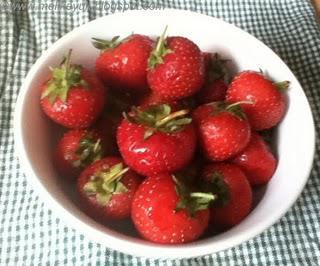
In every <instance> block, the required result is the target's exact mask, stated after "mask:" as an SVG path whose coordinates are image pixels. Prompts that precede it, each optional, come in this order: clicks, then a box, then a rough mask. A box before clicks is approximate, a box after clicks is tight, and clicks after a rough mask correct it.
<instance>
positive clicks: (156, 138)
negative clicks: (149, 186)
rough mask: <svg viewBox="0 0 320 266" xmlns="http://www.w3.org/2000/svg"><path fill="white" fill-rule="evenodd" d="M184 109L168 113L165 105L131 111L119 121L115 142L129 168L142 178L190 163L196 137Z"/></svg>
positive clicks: (168, 107) (167, 107)
mask: <svg viewBox="0 0 320 266" xmlns="http://www.w3.org/2000/svg"><path fill="white" fill-rule="evenodd" d="M187 113H188V111H187V110H180V111H177V112H173V113H172V112H171V108H170V106H169V105H167V104H161V105H155V106H151V107H149V108H147V109H145V110H144V111H141V110H140V109H137V108H134V109H133V110H132V112H131V113H129V115H128V116H127V117H126V118H125V119H123V120H122V122H121V124H120V126H119V128H118V132H117V142H118V147H119V150H120V153H121V155H122V157H123V159H124V161H125V162H126V164H128V165H129V166H130V167H131V168H132V169H134V170H135V171H136V172H138V173H140V174H142V175H147V176H150V175H154V174H157V173H159V172H173V171H176V170H179V169H181V168H183V167H184V166H185V165H187V164H188V162H189V161H191V159H192V156H193V153H194V150H195V147H196V135H195V130H194V127H193V125H192V124H190V123H191V118H187V117H185V116H186V114H187Z"/></svg>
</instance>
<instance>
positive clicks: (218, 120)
mask: <svg viewBox="0 0 320 266" xmlns="http://www.w3.org/2000/svg"><path fill="white" fill-rule="evenodd" d="M210 108H211V107H210V105H204V106H200V107H198V109H196V110H195V112H194V114H193V118H194V120H195V122H196V123H198V137H199V139H200V144H201V147H202V150H203V152H204V154H205V155H206V157H207V158H208V159H209V160H212V161H224V160H227V159H229V158H232V157H233V156H235V155H237V154H238V153H239V152H241V151H242V150H243V149H244V148H245V147H246V146H247V144H248V143H249V140H250V135H251V130H250V126H249V123H248V121H247V120H246V119H241V118H239V117H238V116H236V115H234V114H232V113H230V112H228V111H222V112H219V113H217V114H213V111H214V109H212V108H211V112H210Z"/></svg>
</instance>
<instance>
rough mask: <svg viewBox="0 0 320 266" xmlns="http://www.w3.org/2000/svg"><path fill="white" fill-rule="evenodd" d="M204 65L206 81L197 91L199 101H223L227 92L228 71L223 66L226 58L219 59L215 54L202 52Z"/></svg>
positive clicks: (202, 102)
mask: <svg viewBox="0 0 320 266" xmlns="http://www.w3.org/2000/svg"><path fill="white" fill-rule="evenodd" d="M204 58H205V59H204V60H205V65H206V81H205V84H204V86H203V88H202V89H201V90H200V91H199V92H198V93H197V100H198V102H199V103H201V104H204V103H210V102H217V101H224V100H225V97H226V93H227V89H228V86H227V82H228V80H229V73H228V70H227V69H226V67H225V64H226V63H227V62H228V60H224V59H221V58H220V56H219V55H218V54H217V53H216V54H214V55H213V54H210V53H204Z"/></svg>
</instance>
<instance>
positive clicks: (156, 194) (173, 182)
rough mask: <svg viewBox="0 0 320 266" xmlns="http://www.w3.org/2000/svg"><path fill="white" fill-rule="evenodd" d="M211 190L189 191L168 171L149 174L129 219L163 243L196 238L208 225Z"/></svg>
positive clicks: (189, 240) (175, 242) (147, 235)
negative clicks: (202, 191) (154, 174)
mask: <svg viewBox="0 0 320 266" xmlns="http://www.w3.org/2000/svg"><path fill="white" fill-rule="evenodd" d="M214 198H215V197H214V195H212V194H210V193H201V192H200V193H197V192H191V191H190V190H189V189H188V188H187V187H186V186H184V184H182V183H181V182H180V181H178V180H177V179H176V178H175V177H174V176H172V175H170V174H166V173H164V174H159V175H157V176H154V177H149V178H147V179H145V180H144V182H143V183H142V184H141V185H140V187H139V188H138V190H137V192H136V194H135V196H134V199H133V202H132V213H131V217H132V221H133V223H134V225H135V227H136V228H137V230H138V232H139V233H140V235H141V236H142V237H144V238H145V239H148V240H150V241H153V242H156V243H162V244H181V243H185V242H191V241H193V240H195V239H197V238H199V237H200V236H201V235H202V233H203V232H204V230H205V229H206V228H207V226H208V221H209V210H208V207H209V203H210V202H211V201H212V200H214Z"/></svg>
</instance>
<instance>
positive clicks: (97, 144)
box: [73, 132, 103, 167]
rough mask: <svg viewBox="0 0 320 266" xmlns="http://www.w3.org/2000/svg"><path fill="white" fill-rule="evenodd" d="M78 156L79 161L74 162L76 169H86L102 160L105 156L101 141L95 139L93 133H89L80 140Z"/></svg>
mask: <svg viewBox="0 0 320 266" xmlns="http://www.w3.org/2000/svg"><path fill="white" fill-rule="evenodd" d="M76 154H77V156H78V158H79V159H78V160H77V161H74V162H73V166H75V167H79V166H81V167H85V166H87V165H89V164H91V163H93V162H95V161H97V160H100V159H101V158H102V156H103V148H102V145H101V139H95V138H94V137H93V136H92V133H91V132H89V133H88V134H87V135H86V136H84V137H82V138H81V139H80V142H79V146H78V148H77V150H76Z"/></svg>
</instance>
